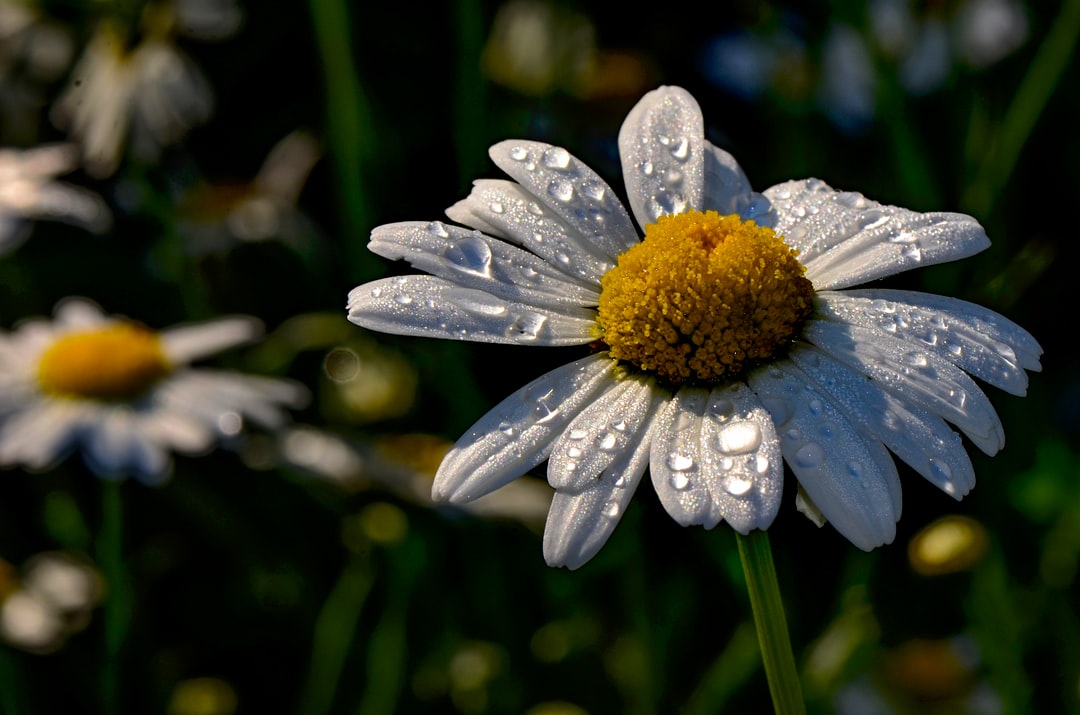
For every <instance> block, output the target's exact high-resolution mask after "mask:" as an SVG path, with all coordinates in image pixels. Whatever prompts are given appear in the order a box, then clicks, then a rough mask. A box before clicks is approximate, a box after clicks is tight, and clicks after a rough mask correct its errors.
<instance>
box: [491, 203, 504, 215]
mask: <svg viewBox="0 0 1080 715" xmlns="http://www.w3.org/2000/svg"><path fill="white" fill-rule="evenodd" d="M488 208H489V209H491V213H493V214H501V213H502V212H503V211H505V210H506V209H505V207H503V205H502V203H501V202H499V201H492V202H491V203H490V204H489V205H488Z"/></svg>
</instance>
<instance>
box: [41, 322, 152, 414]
mask: <svg viewBox="0 0 1080 715" xmlns="http://www.w3.org/2000/svg"><path fill="white" fill-rule="evenodd" d="M171 371H172V366H171V365H170V364H169V360H168V358H166V357H165V353H164V352H163V351H162V348H161V340H160V339H159V338H158V335H157V333H154V332H152V331H150V330H147V329H145V328H142V327H140V326H138V325H134V324H131V323H114V324H111V325H108V326H107V327H104V328H100V329H98V330H89V331H85V332H79V333H73V334H71V335H65V336H64V337H61V338H60V339H58V340H57V341H56V342H55V343H53V344H52V345H50V346H49V347H48V348H47V349H46V350H45V352H44V353H43V354H42V356H41V359H40V360H39V361H38V369H37V378H38V383H39V384H40V385H41V388H42V389H43V390H44V391H46V392H48V393H51V394H55V395H61V396H67V397H82V398H89V399H95V400H108V401H118V400H130V399H132V398H135V397H138V396H139V395H140V394H141V393H143V392H144V391H145V390H146V389H147V388H149V387H150V386H151V385H153V384H154V383H156V382H157V381H158V380H160V379H161V378H163V377H165V376H166V375H168V374H169V373H170V372H171Z"/></svg>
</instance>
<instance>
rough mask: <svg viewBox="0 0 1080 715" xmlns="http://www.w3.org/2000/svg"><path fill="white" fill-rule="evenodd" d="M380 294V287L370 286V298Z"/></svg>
mask: <svg viewBox="0 0 1080 715" xmlns="http://www.w3.org/2000/svg"><path fill="white" fill-rule="evenodd" d="M380 295H382V288H372V289H371V297H372V298H378V297H379V296H380Z"/></svg>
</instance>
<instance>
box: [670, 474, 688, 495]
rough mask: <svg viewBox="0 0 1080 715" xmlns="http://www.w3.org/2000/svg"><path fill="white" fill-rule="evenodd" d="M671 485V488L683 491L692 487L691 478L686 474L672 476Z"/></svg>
mask: <svg viewBox="0 0 1080 715" xmlns="http://www.w3.org/2000/svg"><path fill="white" fill-rule="evenodd" d="M668 483H669V484H671V488H672V489H675V490H677V491H680V492H681V491H683V490H684V489H686V488H687V487H689V486H690V477H688V476H686V475H685V474H672V475H671V479H669V480H668Z"/></svg>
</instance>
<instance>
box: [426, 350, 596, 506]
mask: <svg viewBox="0 0 1080 715" xmlns="http://www.w3.org/2000/svg"><path fill="white" fill-rule="evenodd" d="M614 370H615V361H614V360H611V359H610V358H608V356H607V354H606V353H599V354H597V355H592V356H590V357H587V358H583V359H581V360H577V361H575V362H572V363H569V364H567V365H563V366H562V367H560V368H557V369H555V370H552V371H551V372H549V373H547V374H546V375H543V376H542V377H539V378H537V379H536V380H533V381H532V382H530V383H529V384H528V385H526V386H525V387H523V388H522V389H520V390H518V391H517V392H515V393H514V394H512V395H510V396H509V397H507V398H506V399H505V400H503V401H502V402H500V403H499V404H498V405H496V406H495V407H494V408H493V409H492V410H491V411H490V412H488V413H487V414H486V415H484V416H483V417H481V418H480V420H479V421H477V423H476V424H474V425H473V426H472V427H471V428H470V429H469V430H468V431H467V432H466V433H465V434H464V435H463V436H462V437H461V439H459V440H458V441H457V443H456V444H455V445H454V446H453V447H452V448H451V449H450V452H449V454H447V455H446V458H445V459H444V460H443V462H442V464H441V465H440V466H439V471H438V473H437V474H436V476H435V484H434V485H433V487H432V497H433V498H434V499H438V500H450V501H453V502H467V501H470V500H472V499H476V498H478V497H481V496H483V495H484V494H487V493H488V492H491V491H494V490H495V489H498V488H499V487H501V486H502V485H503V484H506V483H507V482H509V481H511V480H513V479H515V478H517V477H519V476H521V475H522V474H524V473H525V472H527V471H529V470H530V469H532V468H533V467H535V466H536V465H537V464H540V462H542V461H544V460H545V459H547V457H548V455H549V454H550V452H551V447H552V445H553V444H554V442H555V440H556V439H557V438H558V437H559V435H560V434H562V432H563V430H564V429H565V427H566V425H567V424H568V423H569V422H570V421H571V420H572V419H573V418H574V416H575V415H577V414H578V412H580V411H581V409H582V408H583V407H584V406H585V405H588V404H589V403H590V402H592V400H593V399H594V397H595V396H596V395H597V394H598V393H599V392H601V391H602V390H603V389H604V388H605V387H607V386H608V385H610V382H611V380H612V379H613V378H612V371H614Z"/></svg>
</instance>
